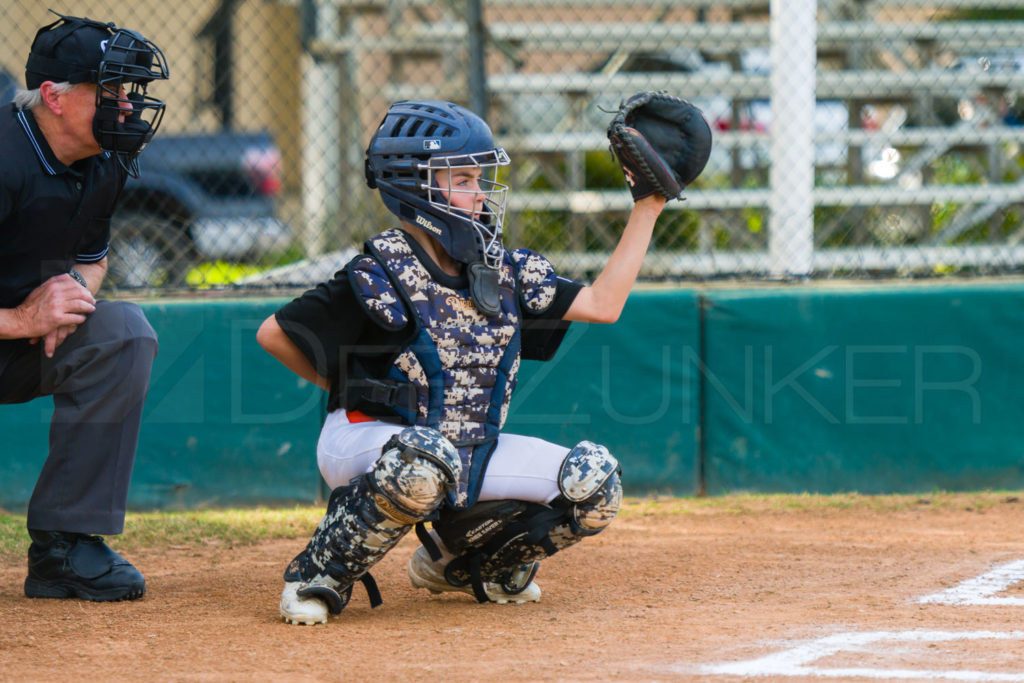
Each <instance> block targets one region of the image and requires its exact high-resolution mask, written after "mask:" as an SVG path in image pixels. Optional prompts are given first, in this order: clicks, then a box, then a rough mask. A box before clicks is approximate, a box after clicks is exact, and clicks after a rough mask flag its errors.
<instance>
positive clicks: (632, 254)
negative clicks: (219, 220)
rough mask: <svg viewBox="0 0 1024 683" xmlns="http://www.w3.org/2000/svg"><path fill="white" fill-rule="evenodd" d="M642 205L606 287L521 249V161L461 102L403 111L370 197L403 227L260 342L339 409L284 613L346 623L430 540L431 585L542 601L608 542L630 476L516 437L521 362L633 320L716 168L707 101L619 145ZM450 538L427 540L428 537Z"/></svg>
mask: <svg viewBox="0 0 1024 683" xmlns="http://www.w3.org/2000/svg"><path fill="white" fill-rule="evenodd" d="M608 134H609V138H610V140H611V146H612V150H613V151H614V153H615V155H616V157H617V158H618V160H619V162H620V163H621V165H622V167H623V170H624V171H625V174H626V179H627V181H628V183H629V186H630V190H631V191H632V194H633V197H634V200H635V204H634V207H633V210H632V213H631V214H630V217H629V221H628V223H627V224H626V227H625V229H624V231H623V234H622V237H621V239H620V241H619V244H618V246H617V247H616V249H615V251H614V253H613V254H612V256H611V258H610V259H609V260H608V263H607V265H606V266H605V268H604V269H603V271H602V272H601V274H600V275H599V276H598V277H597V279H596V280H595V281H594V283H593V284H592V285H589V286H584V285H581V284H578V283H576V282H572V281H570V280H567V279H564V278H560V277H557V276H556V275H555V272H554V270H553V269H552V266H551V264H550V263H549V262H548V261H547V260H546V259H545V258H544V257H542V256H541V255H539V254H537V253H534V252H532V251H529V250H526V249H517V250H515V251H508V250H506V249H505V247H504V245H503V244H502V241H501V235H502V221H503V219H504V216H505V205H506V201H507V198H508V188H507V187H506V186H505V185H502V184H501V183H499V182H497V173H498V168H499V167H500V166H505V165H507V164H508V163H509V158H508V155H506V153H505V152H504V150H502V149H501V148H500V147H496V146H495V144H494V139H493V137H492V135H491V131H490V129H489V128H488V126H487V124H486V123H485V122H484V121H483V120H482V119H481V118H480V117H478V116H477V115H475V114H473V113H472V112H470V111H468V110H466V109H464V108H463V107H461V106H459V105H456V104H452V103H450V102H439V101H430V100H419V101H403V102H397V103H395V104H394V105H392V106H391V107H390V108H389V110H388V112H387V115H386V116H385V117H384V120H383V121H382V122H381V124H380V127H379V128H378V129H377V131H376V133H375V134H374V135H373V138H372V139H371V140H370V144H369V147H368V149H367V151H366V180H367V183H368V184H369V186H370V187H371V188H376V189H378V190H380V193H381V198H382V199H383V201H384V204H385V205H386V206H387V208H388V209H389V210H390V211H391V212H392V213H394V214H395V215H396V216H398V218H399V219H400V221H401V222H400V223H399V227H397V228H393V229H390V230H386V231H385V232H382V233H381V234H379V235H377V236H376V237H373V238H371V239H370V240H368V241H367V242H366V245H365V253H364V254H362V255H360V256H357V257H356V258H354V259H352V260H351V261H350V262H349V263H348V264H347V265H346V266H345V268H344V269H343V270H341V271H340V272H339V273H337V274H336V275H335V276H334V278H333V279H332V280H330V281H328V282H325V283H322V284H320V285H318V286H317V287H316V288H314V289H312V290H310V291H308V292H306V293H305V294H303V295H302V296H301V297H299V298H298V299H296V300H294V301H292V302H291V303H289V304H287V305H286V306H284V307H283V308H282V309H281V310H279V311H278V312H277V313H276V314H275V315H273V316H271V317H270V318H268V319H267V320H266V321H265V322H264V323H263V325H262V326H261V327H260V330H259V332H258V335H257V337H258V340H259V343H260V344H261V345H262V346H263V348H264V349H266V350H267V351H268V352H269V353H271V354H272V355H273V356H274V357H276V358H277V359H278V360H280V361H281V362H282V363H283V364H284V365H285V366H287V367H288V368H290V369H291V370H292V371H294V372H295V373H296V374H298V375H299V376H301V377H303V378H305V379H307V380H309V381H311V382H314V383H316V384H317V385H319V386H321V387H323V388H324V389H326V390H328V391H329V392H330V395H329V403H328V410H329V414H328V416H327V419H326V421H325V423H324V425H323V429H322V431H321V434H320V439H319V444H318V446H317V461H318V464H319V467H320V472H321V473H322V475H323V477H324V479H325V480H326V481H327V483H328V484H329V485H330V486H331V488H332V489H333V492H332V494H331V497H330V501H329V503H328V506H327V513H326V515H325V516H324V518H323V520H322V521H321V522H320V525H319V526H318V528H317V529H316V531H315V532H314V533H313V537H312V539H311V540H310V542H309V544H308V545H307V546H306V549H305V550H303V551H302V552H300V553H299V554H298V555H297V556H296V557H295V559H294V560H292V562H291V564H289V565H288V568H287V570H286V571H285V574H284V580H285V585H284V591H283V592H282V594H281V604H280V609H281V616H282V617H283V618H284V620H285V621H287V622H291V623H297V624H315V623H322V622H326V621H327V617H328V614H329V613H330V614H338V613H340V612H341V610H342V609H343V608H344V606H345V605H346V604H347V602H348V600H349V598H350V596H351V593H352V585H353V584H354V583H355V582H356V581H362V583H363V584H364V586H365V587H366V589H367V592H368V594H369V596H370V602H371V604H372V605H373V606H376V605H377V604H379V603H380V594H379V592H378V591H377V587H376V584H375V583H374V581H373V579H372V577H371V576H370V574H369V573H368V571H369V569H370V568H371V567H372V566H373V565H374V564H376V563H377V562H378V561H379V560H380V559H381V558H382V557H384V555H385V554H386V553H387V552H388V551H389V550H390V549H391V548H393V547H394V546H395V545H396V544H397V543H398V542H399V540H401V538H402V537H403V536H404V535H405V534H406V533H407V532H408V531H409V530H410V529H412V528H414V527H415V528H416V531H417V535H418V536H419V538H420V541H421V543H422V546H421V547H420V548H418V549H417V550H416V552H415V553H414V554H413V556H412V558H411V560H410V561H409V577H410V579H411V580H412V584H413V586H415V587H417V588H426V589H427V590H429V591H431V592H434V593H439V592H443V591H461V592H465V593H469V594H471V595H473V596H475V597H476V599H477V600H479V601H480V602H487V601H492V602H499V603H509V602H512V603H516V602H527V601H532V602H536V601H538V600H539V599H540V594H541V591H540V588H539V587H538V586H537V584H536V583H535V582H534V580H533V579H534V576H535V575H536V573H537V567H538V563H539V561H540V560H543V559H544V558H546V557H550V556H551V555H553V554H555V553H556V552H558V551H559V550H561V549H563V548H566V547H568V546H570V545H572V544H574V543H576V542H578V541H580V540H582V539H583V538H585V537H587V536H591V535H594V534H596V533H598V532H600V531H601V530H602V529H604V528H605V527H606V526H608V524H609V523H610V522H611V521H612V519H613V518H614V517H615V515H616V513H617V511H618V508H619V504H620V502H621V499H622V485H621V483H620V479H619V477H620V467H619V463H618V461H617V460H616V459H615V458H614V457H613V456H612V455H611V454H610V453H609V452H608V450H607V449H606V448H605V447H603V446H600V445H597V444H594V443H591V442H589V441H583V442H581V443H579V444H576V445H575V446H573V447H571V448H567V447H565V446H560V445H558V444H553V443H549V442H547V441H543V440H541V439H537V438H533V437H529V436H519V435H516V434H503V433H501V428H502V425H503V424H504V422H505V417H506V413H507V410H508V406H509V400H510V399H511V396H512V391H513V389H514V387H515V384H516V375H517V372H518V369H519V363H520V361H521V360H523V359H527V360H548V359H550V358H551V357H552V356H553V355H554V353H555V351H556V350H557V348H558V346H559V344H560V343H561V340H562V338H563V337H564V335H565V333H566V330H567V329H568V327H569V323H570V322H571V321H584V322H600V323H612V322H615V320H616V319H618V317H619V314H620V313H621V311H622V308H623V305H624V304H625V302H626V297H627V296H628V295H629V291H630V288H631V287H632V285H633V283H634V281H635V279H636V276H637V273H638V272H639V270H640V265H641V263H642V262H643V258H644V254H645V252H646V250H647V246H648V244H649V242H650V239H651V233H652V231H653V229H654V224H655V221H656V220H657V218H658V216H659V215H660V213H661V211H662V209H663V208H664V206H665V202H666V201H667V200H668V199H672V198H677V197H679V196H680V195H681V193H682V190H683V188H684V187H685V185H686V184H688V183H689V182H691V181H692V180H693V179H694V178H696V177H697V175H698V174H699V173H700V172H701V171H702V170H703V168H704V165H705V164H706V163H707V159H708V154H709V152H710V147H711V133H710V130H709V128H708V125H707V123H706V122H705V121H704V119H703V117H702V116H701V113H700V112H699V111H698V110H697V109H696V108H695V107H693V106H692V105H690V104H689V103H687V102H685V101H683V100H680V99H677V98H674V97H670V96H668V95H664V94H660V93H641V94H639V95H636V96H634V97H633V98H631V99H630V100H629V101H627V102H626V103H625V104H624V105H623V106H622V108H621V109H620V111H619V113H618V115H617V116H616V117H615V118H614V120H613V122H612V125H611V127H610V128H609V130H608ZM427 521H429V522H431V523H432V526H433V530H432V531H429V532H428V531H427V530H426V528H425V522H427Z"/></svg>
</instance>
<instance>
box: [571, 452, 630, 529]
mask: <svg viewBox="0 0 1024 683" xmlns="http://www.w3.org/2000/svg"><path fill="white" fill-rule="evenodd" d="M621 472H622V468H621V467H620V466H619V461H618V460H616V459H615V458H614V457H612V455H611V453H609V452H608V449H607V448H605V447H604V446H600V445H598V444H595V443H593V442H590V441H581V442H580V443H578V444H577V445H576V446H574V447H573V448H572V450H570V451H569V453H568V454H567V455H566V456H565V460H563V461H562V468H561V471H560V472H559V475H558V489H559V490H560V491H561V492H562V497H564V498H565V500H566V501H568V503H569V504H570V505H571V514H572V522H573V524H574V525H575V527H576V528H577V533H581V534H583V535H591V534H596V533H597V532H599V531H601V529H604V528H605V527H606V526H608V525H609V524H611V522H612V520H613V519H615V515H617V514H618V512H619V507H620V506H621V505H622V481H621V479H620V474H621Z"/></svg>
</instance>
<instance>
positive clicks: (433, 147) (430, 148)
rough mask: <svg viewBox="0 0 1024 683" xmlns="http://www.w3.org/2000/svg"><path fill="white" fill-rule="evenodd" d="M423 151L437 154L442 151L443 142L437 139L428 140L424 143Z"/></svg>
mask: <svg viewBox="0 0 1024 683" xmlns="http://www.w3.org/2000/svg"><path fill="white" fill-rule="evenodd" d="M423 149H424V150H425V151H427V152H436V151H438V150H440V149H441V141H440V140H438V139H437V138H427V139H426V140H424V141H423Z"/></svg>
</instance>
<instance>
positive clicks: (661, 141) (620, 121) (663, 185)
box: [608, 92, 711, 200]
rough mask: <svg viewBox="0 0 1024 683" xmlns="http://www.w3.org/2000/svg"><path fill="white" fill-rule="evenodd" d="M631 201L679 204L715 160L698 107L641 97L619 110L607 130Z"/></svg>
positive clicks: (708, 131)
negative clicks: (649, 199)
mask: <svg viewBox="0 0 1024 683" xmlns="http://www.w3.org/2000/svg"><path fill="white" fill-rule="evenodd" d="M608 140H609V142H610V143H611V151H612V154H614V155H615V158H616V159H618V161H619V164H621V166H622V171H623V172H624V173H625V174H626V182H627V183H628V184H629V190H630V192H632V194H633V199H634V200H637V199H643V198H644V197H648V196H650V195H652V194H654V193H657V194H660V195H661V196H662V197H665V198H666V199H678V198H681V195H682V192H683V189H684V188H685V187H686V186H687V185H689V184H690V183H691V182H693V181H694V180H695V179H696V178H697V176H699V175H700V173H701V171H703V170H704V166H705V165H707V163H708V157H709V156H710V154H711V128H710V127H709V126H708V123H707V121H705V120H704V116H703V115H702V114H701V112H700V110H699V109H697V107H695V106H693V105H692V104H690V103H689V102H687V101H686V100H683V99H680V98H678V97H673V96H672V95H669V94H667V93H663V92H642V93H637V94H636V95H633V96H632V97H630V98H629V99H628V100H626V101H625V102H623V103H622V104H621V105H620V106H619V111H618V113H616V114H615V117H614V118H613V119H612V122H611V125H609V126H608Z"/></svg>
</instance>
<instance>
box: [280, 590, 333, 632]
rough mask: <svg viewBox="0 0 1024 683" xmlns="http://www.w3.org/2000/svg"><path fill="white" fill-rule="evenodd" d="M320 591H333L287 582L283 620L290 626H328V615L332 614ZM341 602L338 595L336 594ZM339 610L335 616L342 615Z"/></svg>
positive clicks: (282, 599) (283, 602)
mask: <svg viewBox="0 0 1024 683" xmlns="http://www.w3.org/2000/svg"><path fill="white" fill-rule="evenodd" d="M319 589H324V590H328V591H332V592H334V591H333V589H331V588H328V587H326V586H311V585H310V584H307V583H303V582H301V581H285V583H284V590H283V591H281V618H282V619H284V620H285V621H286V622H288V623H289V624H306V625H312V624H326V623H327V615H328V613H329V612H331V611H332V610H331V608H330V607H329V606H328V604H329V602H330V601H329V600H325V599H324V598H325V596H323V595H321V594H320V592H319ZM334 595H335V596H336V597H338V599H339V600H340V596H338V595H337V593H335V594H334ZM342 606H344V605H342ZM340 612H341V609H340V608H338V609H337V612H335V614H337V613H340Z"/></svg>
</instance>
